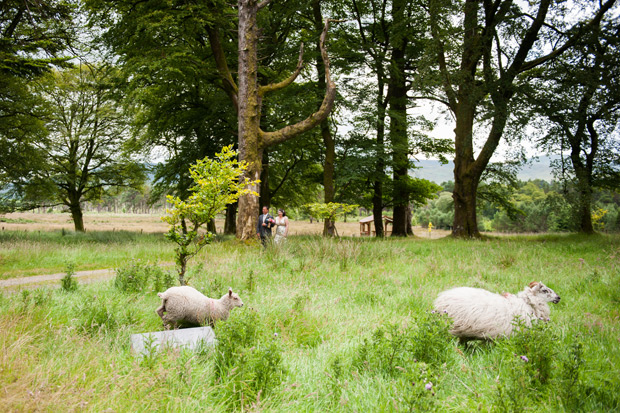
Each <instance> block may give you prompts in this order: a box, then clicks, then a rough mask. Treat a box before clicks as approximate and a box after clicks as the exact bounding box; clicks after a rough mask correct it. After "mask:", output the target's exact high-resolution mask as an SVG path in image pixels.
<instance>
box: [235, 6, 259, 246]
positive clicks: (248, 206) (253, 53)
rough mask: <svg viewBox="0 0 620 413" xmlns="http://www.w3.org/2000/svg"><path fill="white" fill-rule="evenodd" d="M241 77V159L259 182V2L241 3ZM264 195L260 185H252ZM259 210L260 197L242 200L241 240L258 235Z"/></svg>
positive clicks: (250, 176)
mask: <svg viewBox="0 0 620 413" xmlns="http://www.w3.org/2000/svg"><path fill="white" fill-rule="evenodd" d="M238 13H239V74H238V83H239V85H238V88H239V91H238V107H239V111H238V133H239V159H240V160H241V161H246V162H247V163H248V168H247V170H246V173H245V177H244V178H245V179H246V180H247V181H248V182H251V181H258V180H259V179H260V174H261V171H262V160H263V146H262V145H261V144H260V141H259V136H258V131H259V128H260V105H261V97H260V96H259V94H258V78H257V76H258V57H257V47H258V26H257V22H256V16H257V14H258V3H257V2H256V0H239V3H238ZM249 189H250V190H251V191H253V192H254V193H260V186H259V184H254V185H250V187H249ZM258 210H259V204H258V197H257V196H256V195H255V194H252V193H249V194H245V195H242V196H241V197H239V213H238V216H237V238H240V239H250V238H253V237H254V236H255V234H256V223H257V219H258V215H257V211H258Z"/></svg>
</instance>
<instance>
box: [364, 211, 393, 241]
mask: <svg viewBox="0 0 620 413" xmlns="http://www.w3.org/2000/svg"><path fill="white" fill-rule="evenodd" d="M382 218H383V234H384V235H390V234H391V233H392V231H391V230H389V231H388V229H387V228H388V224H392V221H393V220H392V217H388V216H386V215H383V216H382ZM374 222H375V218H374V215H371V216H369V217H366V218H362V219H360V236H362V237H367V236H370V235H376V233H377V231H376V230H374V229H372V227H373V226H374Z"/></svg>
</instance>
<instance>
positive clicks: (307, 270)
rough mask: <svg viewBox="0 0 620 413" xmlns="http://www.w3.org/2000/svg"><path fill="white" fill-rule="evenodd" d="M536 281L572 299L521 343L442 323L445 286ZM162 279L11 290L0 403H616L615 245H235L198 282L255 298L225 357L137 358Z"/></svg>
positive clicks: (63, 406)
mask: <svg viewBox="0 0 620 413" xmlns="http://www.w3.org/2000/svg"><path fill="white" fill-rule="evenodd" d="M123 236H128V235H123ZM33 237H34V236H33ZM41 237H42V238H44V235H43V234H42V235H41ZM106 237H110V238H112V236H111V235H106ZM16 242H17V241H16ZM37 242H42V241H37V240H36V239H35V238H31V239H22V240H20V241H19V243H17V244H16V245H18V246H19V248H20V249H21V250H22V251H23V250H33V249H36V248H39V247H38V245H39V244H37ZM132 242H133V243H134V244H135V247H133V248H145V249H150V248H153V247H154V246H160V245H161V248H162V250H166V248H169V247H166V246H165V244H164V242H163V241H161V242H160V241H157V242H155V241H152V240H150V239H148V238H140V237H138V235H135V238H132V240H131V241H128V240H127V239H120V240H119V241H118V242H112V240H111V239H110V240H109V242H107V244H106V243H104V244H102V245H110V246H111V247H110V248H111V249H112V248H113V247H112V245H114V248H117V249H120V250H128V249H129V248H126V247H125V244H126V243H132ZM76 243H77V245H82V244H88V243H90V241H88V242H82V241H79V240H78V241H76ZM3 244H6V242H3ZM50 248H53V247H50ZM98 248H99V247H95V250H97V249H98ZM2 254H3V255H2V256H3V257H4V254H5V252H3V253H2ZM86 254H87V253H86ZM162 254H163V255H166V254H167V253H162ZM166 256H167V257H169V255H166ZM153 257H156V255H154V256H153ZM155 259H156V258H154V261H155ZM166 259H167V260H170V258H166ZM144 268H147V269H148V268H151V267H144V266H143V269H144ZM151 270H153V275H152V277H153V278H155V275H157V274H156V273H157V271H156V270H155V267H152V268H151ZM146 273H148V271H146V272H143V274H146ZM144 277H146V276H144ZM530 281H543V282H544V283H545V284H547V285H548V286H549V287H551V288H553V289H554V290H555V291H556V292H557V293H558V294H559V295H560V296H561V297H562V301H561V302H560V303H559V304H558V305H552V309H551V322H549V323H541V324H539V325H536V326H535V327H534V328H532V329H530V330H527V331H524V332H522V333H519V334H516V335H514V336H513V337H512V338H510V339H503V340H498V342H496V343H473V344H471V345H468V346H463V345H460V344H459V343H458V341H456V340H455V339H452V338H451V337H450V336H449V335H448V334H447V332H446V331H447V326H448V324H449V322H448V320H447V319H446V318H445V316H441V315H437V314H432V313H431V310H432V302H433V299H434V298H435V297H436V295H437V293H438V292H440V291H442V290H444V289H446V288H449V287H453V286H463V285H466V286H472V287H482V288H486V289H488V290H491V291H494V292H502V291H509V292H513V293H516V292H517V291H519V290H521V289H522V288H523V287H524V286H525V285H527V284H528V283H529V282H530ZM157 282H158V283H160V285H159V286H155V287H154V286H153V284H152V282H150V281H149V278H148V277H146V278H142V283H141V284H140V285H138V286H136V285H134V287H136V289H139V288H141V290H140V291H138V292H131V291H129V288H127V285H126V284H123V283H116V284H115V283H114V282H113V281H109V282H102V283H94V284H89V285H80V286H79V288H78V290H77V291H74V292H67V291H63V290H62V289H57V290H49V289H39V290H35V291H25V292H22V293H19V294H15V295H8V294H4V295H0V331H1V332H2V334H0V389H2V390H0V406H3V410H8V411H23V410H43V411H48V410H49V411H68V410H92V411H152V410H158V411H230V410H237V411H288V412H298V411H411V410H417V411H442V412H444V411H455V412H467V411H475V410H481V411H523V410H537V411H549V412H555V411H617V410H619V409H620V334H619V327H620V237H618V236H602V235H601V236H592V237H580V236H575V235H546V236H527V237H525V236H523V237H514V238H512V237H502V238H490V239H487V240H484V241H460V240H453V239H451V238H443V239H436V240H428V239H419V238H418V239H406V240H392V239H388V240H385V241H377V240H374V239H361V238H359V237H358V238H343V239H335V240H329V239H322V238H319V237H313V236H297V237H291V238H290V239H289V242H288V243H287V245H286V246H285V247H283V248H280V249H275V248H270V249H267V250H265V251H263V250H262V248H261V247H260V246H259V245H257V244H249V245H248V244H242V243H238V242H236V241H234V240H225V241H223V242H218V243H215V244H213V245H211V246H208V247H207V248H206V249H205V251H204V252H203V253H202V254H201V255H200V256H199V257H197V259H196V260H195V261H194V262H193V268H192V270H191V280H190V284H191V285H193V286H194V287H196V288H198V289H199V290H201V291H203V292H205V294H207V295H209V296H211V297H214V296H215V297H219V296H221V295H222V294H223V293H224V292H225V291H226V290H227V288H228V286H231V287H232V288H233V290H234V291H235V292H238V293H239V294H240V296H241V298H242V299H243V301H244V303H245V306H244V307H243V308H241V309H237V310H235V311H233V312H232V315H231V318H230V319H229V320H228V321H227V322H223V323H219V324H218V325H217V327H216V335H217V337H218V340H219V344H218V346H217V348H216V349H215V350H213V349H211V350H210V349H204V350H203V351H200V352H198V353H191V352H186V351H174V350H170V351H167V352H165V353H160V354H153V355H152V356H150V357H145V358H143V359H138V358H136V357H134V356H133V355H132V354H131V351H130V348H129V336H130V335H131V334H134V333H141V332H148V331H157V330H161V328H162V327H161V321H160V320H159V318H158V317H157V315H156V314H155V309H156V307H157V306H158V305H159V299H158V298H157V296H156V294H155V293H156V291H154V290H157V289H161V279H160V278H157ZM123 286H124V290H123V289H121V288H119V287H123ZM525 360H527V361H525Z"/></svg>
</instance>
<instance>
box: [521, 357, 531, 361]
mask: <svg viewBox="0 0 620 413" xmlns="http://www.w3.org/2000/svg"><path fill="white" fill-rule="evenodd" d="M521 360H523V361H525V362H526V363H527V362H528V361H530V359H528V358H527V357H526V356H521Z"/></svg>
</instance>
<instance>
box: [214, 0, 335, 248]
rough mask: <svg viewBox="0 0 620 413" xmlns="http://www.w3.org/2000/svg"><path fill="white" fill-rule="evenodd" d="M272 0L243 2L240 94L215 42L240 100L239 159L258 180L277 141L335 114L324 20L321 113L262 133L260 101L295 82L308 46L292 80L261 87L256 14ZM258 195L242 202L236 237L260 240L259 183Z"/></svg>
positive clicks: (253, 188) (249, 176)
mask: <svg viewBox="0 0 620 413" xmlns="http://www.w3.org/2000/svg"><path fill="white" fill-rule="evenodd" d="M268 3H269V0H263V1H262V2H261V3H260V4H259V3H257V1H256V0H239V1H238V16H239V23H238V24H239V26H238V27H239V36H238V37H239V51H238V52H239V59H238V65H239V66H238V69H239V70H238V91H237V92H236V93H235V91H234V84H233V83H232V81H231V79H232V77H231V76H230V73H228V72H227V67H226V63H225V60H224V59H223V52H222V50H221V47H219V46H218V43H217V42H214V43H213V44H212V48H214V49H218V48H219V50H214V57H215V59H216V62H217V65H218V71H219V72H220V75H221V76H222V78H223V80H224V81H225V82H227V83H230V84H231V86H230V88H229V89H230V95H231V98H232V99H233V102H237V107H238V122H239V128H238V130H239V137H238V138H239V160H240V161H246V162H248V169H247V170H246V174H245V178H246V180H258V179H259V178H260V173H261V170H262V157H263V150H264V149H265V148H268V147H270V146H273V145H277V144H278V143H282V142H285V141H287V140H289V139H292V138H294V137H296V136H298V135H300V134H302V133H304V132H306V131H308V130H310V129H312V128H314V127H315V126H317V125H318V124H320V123H321V122H323V121H324V120H325V119H326V118H327V116H328V115H329V113H330V112H331V110H332V108H333V105H334V99H335V97H336V85H335V84H334V82H332V81H331V80H330V75H329V58H328V56H327V50H326V48H325V40H326V38H327V30H328V27H329V24H328V23H329V22H328V21H326V22H325V26H324V29H323V32H322V33H321V41H320V48H321V56H322V58H323V63H324V66H325V83H326V92H325V97H324V99H323V103H322V104H321V107H320V108H319V110H318V111H316V112H315V113H313V114H311V115H310V116H308V117H307V118H306V119H304V120H302V121H300V122H297V123H296V124H294V125H288V126H285V127H284V128H282V129H280V130H278V131H274V132H264V131H262V130H261V129H260V117H261V100H262V96H264V95H265V94H266V93H269V92H272V91H275V90H279V89H282V88H284V87H286V86H288V85H290V84H291V83H292V82H294V81H295V79H296V78H297V76H298V75H299V73H300V72H301V70H302V68H303V59H302V56H303V47H302V48H301V50H300V55H299V60H298V64H297V69H296V70H295V72H294V73H293V74H292V75H291V76H290V77H288V78H287V79H285V80H283V81H281V82H278V83H273V84H270V85H264V86H260V87H259V86H258V81H257V73H258V57H257V49H258V27H257V22H256V20H257V13H258V10H259V9H260V8H262V7H265V6H266V5H267V4H268ZM249 189H250V190H251V191H253V192H254V193H253V194H246V195H243V196H241V197H240V198H239V210H238V217H237V237H238V238H240V239H250V238H253V237H255V234H256V224H257V220H258V213H257V211H258V210H259V203H258V196H257V195H256V194H258V193H259V191H260V185H259V184H254V185H250V186H249Z"/></svg>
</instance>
